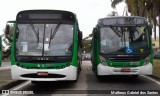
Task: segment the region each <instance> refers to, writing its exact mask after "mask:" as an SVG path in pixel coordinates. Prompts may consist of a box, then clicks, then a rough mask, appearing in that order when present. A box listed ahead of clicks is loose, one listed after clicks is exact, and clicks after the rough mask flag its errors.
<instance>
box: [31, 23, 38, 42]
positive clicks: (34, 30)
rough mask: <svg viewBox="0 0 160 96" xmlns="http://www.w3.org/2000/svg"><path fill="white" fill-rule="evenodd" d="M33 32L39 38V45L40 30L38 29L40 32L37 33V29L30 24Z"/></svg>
mask: <svg viewBox="0 0 160 96" xmlns="http://www.w3.org/2000/svg"><path fill="white" fill-rule="evenodd" d="M30 26H31V28H32V30H33V32H34V33H35V35H36V37H37V44H38V43H39V28H38V31H36V29H35V27H34V25H33V24H30Z"/></svg>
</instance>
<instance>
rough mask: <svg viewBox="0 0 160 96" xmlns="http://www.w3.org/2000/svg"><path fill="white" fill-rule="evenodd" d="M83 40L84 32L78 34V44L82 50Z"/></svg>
mask: <svg viewBox="0 0 160 96" xmlns="http://www.w3.org/2000/svg"><path fill="white" fill-rule="evenodd" d="M82 38H83V34H82V31H80V32H79V34H78V42H79V46H80V47H81V48H82Z"/></svg>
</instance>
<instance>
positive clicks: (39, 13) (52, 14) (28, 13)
mask: <svg viewBox="0 0 160 96" xmlns="http://www.w3.org/2000/svg"><path fill="white" fill-rule="evenodd" d="M75 18H76V15H75V14H74V13H72V12H70V11H64V10H24V11H20V12H19V13H18V14H17V17H16V20H26V19H50V20H52V19H54V20H57V19H59V20H61V19H63V20H75Z"/></svg>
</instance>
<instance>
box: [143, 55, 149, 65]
mask: <svg viewBox="0 0 160 96" xmlns="http://www.w3.org/2000/svg"><path fill="white" fill-rule="evenodd" d="M149 63H150V56H147V57H146V59H145V62H144V65H147V64H149Z"/></svg>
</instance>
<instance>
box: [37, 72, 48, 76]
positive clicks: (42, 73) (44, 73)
mask: <svg viewBox="0 0 160 96" xmlns="http://www.w3.org/2000/svg"><path fill="white" fill-rule="evenodd" d="M37 75H38V76H48V72H37Z"/></svg>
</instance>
